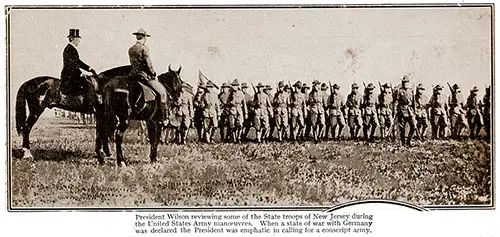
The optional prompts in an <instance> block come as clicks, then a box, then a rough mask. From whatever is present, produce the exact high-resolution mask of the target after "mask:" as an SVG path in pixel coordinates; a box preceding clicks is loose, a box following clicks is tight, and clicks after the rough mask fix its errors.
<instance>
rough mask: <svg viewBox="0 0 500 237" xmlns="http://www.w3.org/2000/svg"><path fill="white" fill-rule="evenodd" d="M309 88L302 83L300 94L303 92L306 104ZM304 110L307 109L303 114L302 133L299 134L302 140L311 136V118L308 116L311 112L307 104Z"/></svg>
mask: <svg viewBox="0 0 500 237" xmlns="http://www.w3.org/2000/svg"><path fill="white" fill-rule="evenodd" d="M309 89H311V87H309V86H308V85H307V84H306V83H304V84H302V94H304V98H305V100H306V104H307V100H308V98H309ZM306 111H307V113H305V115H304V120H305V130H302V133H301V134H300V136H301V138H302V140H306V139H309V138H310V137H311V124H310V123H309V122H310V120H311V119H309V116H311V113H310V110H309V106H306Z"/></svg>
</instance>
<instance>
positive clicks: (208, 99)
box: [201, 81, 221, 143]
mask: <svg viewBox="0 0 500 237" xmlns="http://www.w3.org/2000/svg"><path fill="white" fill-rule="evenodd" d="M214 87H215V85H214V84H213V82H212V81H208V82H207V86H206V91H205V94H203V96H202V99H201V105H202V106H203V130H204V131H205V141H206V142H207V143H211V142H213V138H214V134H215V129H216V128H217V125H218V120H219V118H220V115H221V111H220V108H219V106H220V105H219V98H217V92H215V91H214Z"/></svg>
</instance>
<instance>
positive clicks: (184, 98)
mask: <svg viewBox="0 0 500 237" xmlns="http://www.w3.org/2000/svg"><path fill="white" fill-rule="evenodd" d="M177 106H178V112H177V115H180V116H186V117H189V118H192V117H193V116H194V112H193V96H192V95H191V94H189V93H188V92H185V91H181V94H180V95H179V98H177Z"/></svg>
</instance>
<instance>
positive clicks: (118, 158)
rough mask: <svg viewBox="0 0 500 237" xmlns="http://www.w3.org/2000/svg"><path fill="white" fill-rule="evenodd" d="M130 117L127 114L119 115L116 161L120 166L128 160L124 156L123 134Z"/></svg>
mask: <svg viewBox="0 0 500 237" xmlns="http://www.w3.org/2000/svg"><path fill="white" fill-rule="evenodd" d="M128 125H129V124H128V119H127V117H126V116H118V127H117V129H116V134H115V142H116V162H117V164H118V166H122V165H123V166H126V165H127V162H126V159H125V157H124V156H123V151H122V143H123V135H124V134H125V131H126V130H127V128H128Z"/></svg>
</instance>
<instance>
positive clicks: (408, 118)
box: [394, 75, 416, 146]
mask: <svg viewBox="0 0 500 237" xmlns="http://www.w3.org/2000/svg"><path fill="white" fill-rule="evenodd" d="M402 82H403V86H402V87H401V88H399V89H397V90H396V92H395V95H394V110H396V111H397V112H396V113H397V114H396V115H397V118H398V125H399V133H400V137H401V142H402V143H403V145H408V146H411V138H412V137H413V133H414V132H415V127H416V126H415V125H416V121H415V113H414V111H413V108H412V105H413V100H414V94H413V90H412V89H410V88H407V87H405V85H407V83H408V82H409V78H408V76H406V75H405V76H403V80H402ZM407 124H408V125H409V126H410V128H409V133H408V136H407V137H406V136H405V128H406V125H407Z"/></svg>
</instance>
